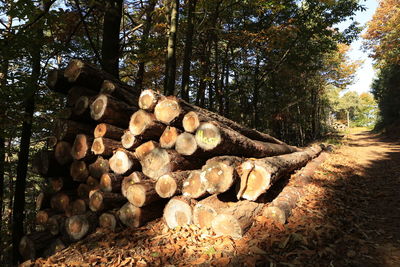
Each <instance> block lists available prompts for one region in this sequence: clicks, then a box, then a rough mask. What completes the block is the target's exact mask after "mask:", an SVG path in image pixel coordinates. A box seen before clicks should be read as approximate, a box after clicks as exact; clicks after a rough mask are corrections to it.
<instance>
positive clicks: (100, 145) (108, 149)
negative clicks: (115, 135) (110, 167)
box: [91, 137, 121, 157]
mask: <svg viewBox="0 0 400 267" xmlns="http://www.w3.org/2000/svg"><path fill="white" fill-rule="evenodd" d="M120 147H121V142H119V141H116V140H113V139H108V138H104V137H97V138H95V139H94V140H93V144H92V148H91V151H92V152H93V154H95V155H102V156H104V157H110V156H112V155H113V151H115V150H117V149H118V148H120Z"/></svg>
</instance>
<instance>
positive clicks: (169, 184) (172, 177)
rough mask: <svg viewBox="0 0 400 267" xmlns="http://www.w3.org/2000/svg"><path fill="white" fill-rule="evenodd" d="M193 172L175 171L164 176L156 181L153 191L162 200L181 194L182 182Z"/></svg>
mask: <svg viewBox="0 0 400 267" xmlns="http://www.w3.org/2000/svg"><path fill="white" fill-rule="evenodd" d="M192 172H194V171H176V172H171V173H168V174H164V175H162V176H160V177H159V178H158V179H157V182H156V185H155V189H156V192H157V194H158V195H159V196H160V197H162V198H171V197H173V196H175V195H178V194H180V193H181V192H182V187H183V182H184V181H185V180H186V179H187V178H188V177H189V175H190V174H191V173H192Z"/></svg>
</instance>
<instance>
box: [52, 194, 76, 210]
mask: <svg viewBox="0 0 400 267" xmlns="http://www.w3.org/2000/svg"><path fill="white" fill-rule="evenodd" d="M75 195H76V194H75V192H73V191H72V192H58V193H57V194H55V195H53V196H52V197H51V200H50V206H51V208H52V209H54V210H56V211H58V212H65V211H66V210H67V209H68V207H69V204H70V203H71V202H72V200H73V199H74V198H76V197H75Z"/></svg>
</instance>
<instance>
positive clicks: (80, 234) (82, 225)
mask: <svg viewBox="0 0 400 267" xmlns="http://www.w3.org/2000/svg"><path fill="white" fill-rule="evenodd" d="M97 223H98V219H97V216H96V214H95V213H93V212H87V213H85V214H83V215H74V216H71V217H69V218H67V220H66V221H65V229H66V232H67V234H68V236H69V238H70V239H71V240H73V241H78V240H81V239H82V238H84V237H85V236H86V235H87V234H88V233H91V232H93V231H94V230H95V229H96V226H97Z"/></svg>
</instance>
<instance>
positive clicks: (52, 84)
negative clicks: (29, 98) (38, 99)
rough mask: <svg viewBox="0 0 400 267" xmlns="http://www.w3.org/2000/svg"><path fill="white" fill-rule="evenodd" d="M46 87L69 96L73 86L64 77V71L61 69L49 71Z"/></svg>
mask: <svg viewBox="0 0 400 267" xmlns="http://www.w3.org/2000/svg"><path fill="white" fill-rule="evenodd" d="M46 85H47V87H49V88H50V90H52V91H54V92H58V93H61V94H67V93H68V91H69V90H70V88H71V87H72V84H71V83H70V82H68V79H67V78H65V77H64V70H59V69H53V70H50V71H49V73H48V75H47V81H46Z"/></svg>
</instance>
